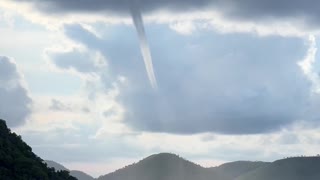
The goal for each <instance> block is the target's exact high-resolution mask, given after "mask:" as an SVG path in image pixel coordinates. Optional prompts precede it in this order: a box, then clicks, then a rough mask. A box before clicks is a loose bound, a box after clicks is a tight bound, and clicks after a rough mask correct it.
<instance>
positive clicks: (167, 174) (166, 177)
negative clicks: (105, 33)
mask: <svg viewBox="0 0 320 180" xmlns="http://www.w3.org/2000/svg"><path fill="white" fill-rule="evenodd" d="M209 177H210V171H208V170H207V169H205V168H203V167H201V166H199V165H196V164H194V163H192V162H190V161H187V160H185V159H183V158H181V157H179V156H177V155H174V154H169V153H161V154H156V155H152V156H149V157H147V158H145V159H143V160H141V161H139V162H138V163H135V164H132V165H129V166H126V167H124V168H122V169H119V170H117V171H115V172H113V173H110V174H107V175H104V176H100V177H99V178H98V180H195V179H196V180H209V179H212V178H209Z"/></svg>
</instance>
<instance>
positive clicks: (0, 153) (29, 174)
mask: <svg viewBox="0 0 320 180" xmlns="http://www.w3.org/2000/svg"><path fill="white" fill-rule="evenodd" d="M0 179H1V180H2V179H4V180H13V179H14V180H76V178H74V177H72V176H70V175H69V172H67V171H58V172H55V170H54V168H48V167H47V165H46V164H45V163H43V160H42V159H41V158H40V157H38V156H37V155H35V154H34V153H33V152H32V149H31V147H30V146H28V145H27V144H26V143H25V142H23V141H22V139H21V137H20V136H18V135H17V134H15V133H12V132H11V131H10V129H8V127H7V125H6V122H5V121H4V120H1V119H0Z"/></svg>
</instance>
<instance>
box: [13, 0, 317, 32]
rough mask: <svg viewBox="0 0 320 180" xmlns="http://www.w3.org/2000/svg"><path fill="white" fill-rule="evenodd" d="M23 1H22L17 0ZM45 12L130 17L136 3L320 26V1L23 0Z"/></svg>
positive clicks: (144, 7)
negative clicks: (213, 11) (299, 19)
mask: <svg viewBox="0 0 320 180" xmlns="http://www.w3.org/2000/svg"><path fill="white" fill-rule="evenodd" d="M15 1H17V2H21V0H19V1H18V0H15ZM23 1H25V2H30V3H33V4H34V6H35V7H37V8H38V9H40V10H42V11H43V12H46V13H48V12H49V13H53V14H55V13H70V12H91V13H101V12H103V13H111V14H113V15H130V13H129V12H130V7H131V6H132V4H133V3H135V4H137V3H138V4H139V6H140V9H141V11H142V12H144V13H150V12H153V11H156V10H161V9H166V10H171V11H174V12H179V11H180V12H190V11H193V10H203V9H210V8H211V9H215V10H218V11H220V12H222V14H223V15H224V16H227V17H229V18H235V19H247V20H259V19H268V20H270V19H273V20H275V19H276V20H281V19H287V20H297V19H296V18H301V19H303V20H304V21H305V22H306V23H308V25H310V26H315V25H316V24H318V23H319V20H318V19H319V18H318V17H320V9H319V7H320V1H316V0H305V1H301V0H281V1H278V0H240V1H239V0H196V1H195V0H162V1H158V0H135V1H134V0H68V1H66V0H23Z"/></svg>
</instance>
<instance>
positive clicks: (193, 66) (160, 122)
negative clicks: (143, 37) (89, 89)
mask: <svg viewBox="0 0 320 180" xmlns="http://www.w3.org/2000/svg"><path fill="white" fill-rule="evenodd" d="M147 28H148V29H149V35H150V36H149V37H150V42H151V44H150V45H151V48H152V49H154V52H153V57H154V66H155V70H156V72H157V75H158V83H159V89H158V91H156V92H155V91H154V90H152V89H151V88H150V86H149V85H148V80H147V77H146V76H145V74H144V73H145V70H144V68H143V67H144V65H143V63H142V62H141V61H139V60H140V58H141V57H140V54H139V48H138V47H137V44H138V40H137V39H136V36H134V31H133V30H132V28H130V26H116V27H113V28H112V30H110V29H109V30H108V32H107V33H108V37H109V38H107V39H100V38H97V37H96V36H94V35H93V34H90V32H88V31H86V30H85V29H84V28H82V27H81V26H80V25H68V26H66V31H65V32H66V34H67V36H68V37H70V38H71V39H72V40H74V41H76V42H79V43H82V44H83V45H85V46H86V47H87V48H88V49H91V50H94V51H100V52H101V53H102V54H103V55H104V56H105V57H107V58H106V59H107V60H108V62H107V64H108V65H109V66H108V69H106V70H105V75H102V76H101V79H102V80H103V83H105V85H106V88H109V87H110V83H112V82H113V81H112V79H115V77H117V76H118V75H121V76H125V77H126V78H127V79H128V86H127V87H126V88H121V92H120V96H119V101H120V102H121V104H122V105H123V106H124V107H125V109H126V115H125V120H124V122H125V123H127V124H128V125H129V126H131V127H133V128H135V129H139V130H144V131H152V132H170V133H182V134H188V133H200V132H218V133H225V134H250V133H265V132H271V131H275V130H278V129H281V128H282V127H286V126H288V125H290V124H292V123H293V122H295V121H296V120H298V119H300V118H302V116H303V115H302V112H303V111H304V107H305V106H306V104H308V103H309V99H308V98H309V94H310V83H309V81H308V80H307V79H306V78H305V76H304V75H303V73H302V71H301V69H300V67H299V66H298V65H297V62H299V61H300V60H302V59H303V57H304V56H305V53H306V52H307V48H308V47H306V46H305V43H304V42H303V41H302V40H301V39H298V38H282V37H278V36H270V37H260V38H257V37H254V36H251V35H248V34H237V35H221V34H216V33H213V32H210V33H209V32H202V33H201V34H198V35H197V36H190V37H182V36H179V35H177V34H176V33H175V32H174V31H172V30H170V29H169V28H168V27H166V26H162V25H154V24H153V25H152V26H148V27H147ZM159 34H161V36H159ZM115 39H122V41H116V40H115ZM168 42H170V46H168ZM112 76H113V77H112Z"/></svg>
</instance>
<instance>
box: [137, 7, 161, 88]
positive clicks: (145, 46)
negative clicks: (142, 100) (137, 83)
mask: <svg viewBox="0 0 320 180" xmlns="http://www.w3.org/2000/svg"><path fill="white" fill-rule="evenodd" d="M131 17H132V20H133V23H134V26H135V27H136V30H137V33H138V38H139V43H140V48H141V54H142V57H143V60H144V64H145V67H146V71H147V74H148V78H149V81H150V84H151V86H152V88H154V89H157V87H158V85H157V80H156V76H155V74H154V70H153V63H152V57H151V52H150V47H149V43H148V41H147V37H146V32H145V30H144V25H143V19H142V16H141V11H140V9H139V8H138V6H134V5H132V6H131Z"/></svg>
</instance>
